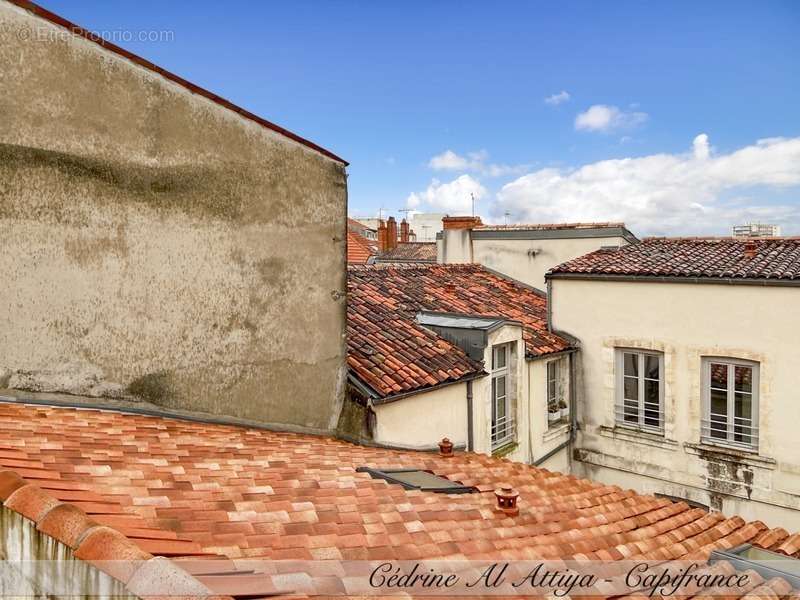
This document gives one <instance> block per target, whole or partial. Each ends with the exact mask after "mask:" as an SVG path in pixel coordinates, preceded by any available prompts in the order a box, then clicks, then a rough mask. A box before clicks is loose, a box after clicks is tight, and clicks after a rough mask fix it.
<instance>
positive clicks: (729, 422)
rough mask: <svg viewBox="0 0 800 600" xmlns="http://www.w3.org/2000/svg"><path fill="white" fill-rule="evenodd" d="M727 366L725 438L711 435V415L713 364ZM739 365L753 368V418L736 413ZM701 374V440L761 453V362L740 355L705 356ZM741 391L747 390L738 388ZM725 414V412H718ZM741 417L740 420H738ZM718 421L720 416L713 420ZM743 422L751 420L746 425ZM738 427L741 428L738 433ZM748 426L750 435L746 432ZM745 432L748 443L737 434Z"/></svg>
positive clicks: (751, 406) (751, 409)
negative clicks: (737, 371)
mask: <svg viewBox="0 0 800 600" xmlns="http://www.w3.org/2000/svg"><path fill="white" fill-rule="evenodd" d="M712 364H717V365H725V366H726V367H727V369H728V373H727V380H728V381H727V389H726V395H727V407H726V411H727V414H726V415H725V421H724V423H725V429H724V431H725V434H726V437H725V438H720V437H715V436H713V435H712V434H711V431H712V428H711V425H712V415H711V365H712ZM736 367H749V368H750V369H752V372H753V376H752V381H751V387H750V389H751V391H750V392H749V394H750V418H749V419H747V418H741V417H737V416H736V412H735V411H736V393H737V391H736V387H735V386H736V376H735V373H736ZM702 376H703V382H702V383H703V385H702V389H703V416H702V420H701V422H700V439H701V441H702V442H703V443H706V444H712V445H715V446H730V447H733V448H739V449H744V450H750V451H753V452H758V438H759V435H758V434H759V428H758V412H759V385H760V381H761V378H760V364H759V363H757V362H755V361H751V360H743V359H739V358H729V357H721V356H703V357H702ZM738 393H748V392H742V391H739V392H738ZM719 416H722V415H719ZM737 420H739V421H741V423H738V424H737V423H736V421H737ZM714 421H715V422H717V423H720V424H721V423H722V421H721V420H719V419H714ZM744 421H750V424H749V425H747V424H745V423H744ZM737 428H738V429H739V431H738V432H737ZM748 429H749V432H750V433H749V434H746V433H744V432H745V431H747V430H748ZM737 434H738V435H745V436H747V437H749V441H747V442H745V441H742V440H737V439H736V436H737Z"/></svg>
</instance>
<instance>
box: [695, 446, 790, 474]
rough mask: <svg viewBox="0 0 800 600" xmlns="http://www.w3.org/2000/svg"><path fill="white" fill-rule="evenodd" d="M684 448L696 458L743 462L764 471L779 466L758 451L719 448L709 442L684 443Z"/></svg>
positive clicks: (772, 459)
mask: <svg viewBox="0 0 800 600" xmlns="http://www.w3.org/2000/svg"><path fill="white" fill-rule="evenodd" d="M683 448H684V449H685V450H686V452H687V453H689V454H694V455H695V456H699V457H700V458H716V459H719V460H735V461H736V462H741V463H744V464H746V465H751V466H754V467H762V468H764V469H770V470H773V469H775V467H776V466H777V464H778V463H777V461H776V460H775V459H774V458H769V457H768V456H761V455H759V454H758V451H757V450H755V449H753V450H745V449H744V448H742V449H739V448H730V447H728V446H722V445H720V446H717V445H715V444H709V443H707V442H701V443H699V444H691V443H689V442H684V443H683Z"/></svg>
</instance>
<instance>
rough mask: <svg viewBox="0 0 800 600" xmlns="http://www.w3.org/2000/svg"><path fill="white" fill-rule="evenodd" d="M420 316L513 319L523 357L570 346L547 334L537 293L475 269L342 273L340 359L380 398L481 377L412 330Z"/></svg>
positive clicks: (424, 332)
mask: <svg viewBox="0 0 800 600" xmlns="http://www.w3.org/2000/svg"><path fill="white" fill-rule="evenodd" d="M422 310H427V311H436V312H450V313H463V314H469V315H486V316H493V317H498V316H499V317H505V318H506V319H509V320H514V321H519V322H521V323H522V324H523V327H524V333H523V335H524V338H525V348H526V353H527V355H528V356H529V357H536V356H542V355H545V354H550V353H553V352H560V351H563V350H566V349H568V348H570V343H569V342H568V341H567V340H565V339H563V338H561V337H559V336H557V335H555V334H553V333H551V332H549V331H548V330H547V300H546V298H545V297H544V295H543V294H541V293H540V292H537V291H535V290H533V289H532V288H529V287H527V286H524V285H523V284H521V283H518V282H516V281H514V280H512V279H509V278H506V277H503V276H501V275H498V274H495V273H492V272H491V271H488V270H487V269H485V268H484V267H481V266H480V265H413V266H412V265H380V266H378V265H375V266H364V267H350V268H349V270H348V308H347V334H348V357H347V361H348V365H349V367H350V369H351V370H352V372H353V373H354V374H355V375H356V376H357V377H358V378H359V379H360V380H361V381H362V382H364V383H366V384H367V385H369V386H370V387H371V388H372V389H374V390H375V392H377V393H378V395H380V396H381V397H384V398H385V397H389V396H392V395H395V394H401V393H405V392H408V391H412V390H418V389H422V388H426V387H430V386H435V385H439V384H442V383H448V382H452V381H456V380H458V379H461V378H463V377H465V376H468V375H475V374H478V373H481V372H482V371H483V367H482V365H480V364H479V363H477V362H475V361H473V360H472V359H470V358H469V357H468V356H467V355H466V353H465V352H464V351H463V350H461V349H460V348H458V347H457V346H455V345H454V344H451V343H450V342H448V341H446V340H444V339H442V338H441V337H439V336H438V335H436V334H435V333H433V332H432V331H430V330H428V329H425V328H424V327H422V326H420V325H419V324H417V322H416V320H415V319H416V316H417V313H419V312H420V311H422Z"/></svg>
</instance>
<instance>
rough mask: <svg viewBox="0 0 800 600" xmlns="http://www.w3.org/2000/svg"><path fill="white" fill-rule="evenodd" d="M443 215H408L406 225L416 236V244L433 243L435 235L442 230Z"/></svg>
mask: <svg viewBox="0 0 800 600" xmlns="http://www.w3.org/2000/svg"><path fill="white" fill-rule="evenodd" d="M446 216H447V215H446V214H444V213H416V214H409V216H408V224H409V225H410V226H411V229H413V230H414V232H415V233H416V234H417V241H418V242H435V241H436V234H437V233H439V232H440V231H441V230H442V219H443V218H444V217H446Z"/></svg>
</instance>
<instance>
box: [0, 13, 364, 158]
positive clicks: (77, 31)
mask: <svg viewBox="0 0 800 600" xmlns="http://www.w3.org/2000/svg"><path fill="white" fill-rule="evenodd" d="M7 1H8V2H10V3H11V4H13V5H15V6H17V7H19V8H21V9H23V10H26V11H28V12H29V13H31V14H33V15H36V16H37V17H40V18H42V19H44V20H46V21H48V22H50V23H52V24H54V25H58V26H59V27H63V28H64V29H66V30H67V31H69V32H70V33H72V34H74V35H77V36H80V37H82V38H84V39H86V40H88V41H90V42H94V43H95V44H97V45H98V46H100V47H101V48H103V49H104V50H107V51H109V52H112V53H114V54H116V55H118V56H121V57H122V58H125V59H127V60H129V61H131V62H132V63H134V64H136V65H138V66H140V67H142V68H144V69H147V70H148V71H151V72H153V73H155V74H156V75H160V76H161V77H163V78H164V79H167V80H168V81H171V82H172V83H175V84H177V85H179V86H181V87H183V88H186V89H187V90H189V91H190V92H192V93H194V94H197V95H198V96H203V97H204V98H206V99H207V100H210V101H211V102H214V103H215V104H218V105H220V106H222V107H224V108H227V109H228V110H231V111H233V112H235V113H236V114H238V115H239V116H240V117H244V118H245V119H248V120H249V121H253V122H255V123H257V124H259V125H261V126H262V127H264V128H266V129H270V130H272V131H274V132H276V133H278V134H280V135H282V136H284V137H286V138H288V139H290V140H292V141H294V142H297V143H298V144H301V145H303V146H306V147H307V148H310V149H311V150H314V151H315V152H318V153H319V154H322V155H323V156H325V157H327V158H330V159H332V160H334V161H336V162H339V163H342V164H343V165H344V166H347V165H348V164H349V163H348V162H347V161H346V160H344V159H343V158H341V157H339V156H337V155H336V154H334V153H333V152H331V151H330V150H327V149H325V148H323V147H322V146H319V145H318V144H315V143H314V142H312V141H311V140H308V139H306V138H304V137H302V136H300V135H297V134H296V133H293V132H291V131H289V130H288V129H285V128H283V127H281V126H280V125H277V124H275V123H273V122H272V121H268V120H267V119H264V118H263V117H259V116H258V115H256V114H255V113H252V112H250V111H248V110H246V109H244V108H242V107H240V106H238V105H236V104H234V103H233V102H231V101H230V100H227V99H225V98H223V97H222V96H219V95H217V94H215V93H214V92H211V91H209V90H207V89H205V88H202V87H200V86H199V85H197V84H194V83H192V82H191V81H189V80H187V79H184V78H183V77H181V76H179V75H176V74H175V73H172V72H171V71H167V70H166V69H164V68H162V67H159V66H158V65H157V64H155V63H152V62H150V61H149V60H147V59H145V58H142V57H141V56H139V55H138V54H134V53H133V52H131V51H129V50H126V49H125V48H122V47H121V46H117V45H116V44H114V43H112V42H109V41H106V40H105V39H103V37H101V36H99V35H97V34H95V33H93V32H92V31H89V30H87V29H84V28H83V27H81V26H80V25H77V24H75V23H73V22H72V21H69V20H67V19H65V18H64V17H62V16H60V15H57V14H56V13H54V12H51V11H49V10H47V9H46V8H44V7H42V6H39V5H38V4H36V3H35V2H32V1H31V0H7Z"/></svg>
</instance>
